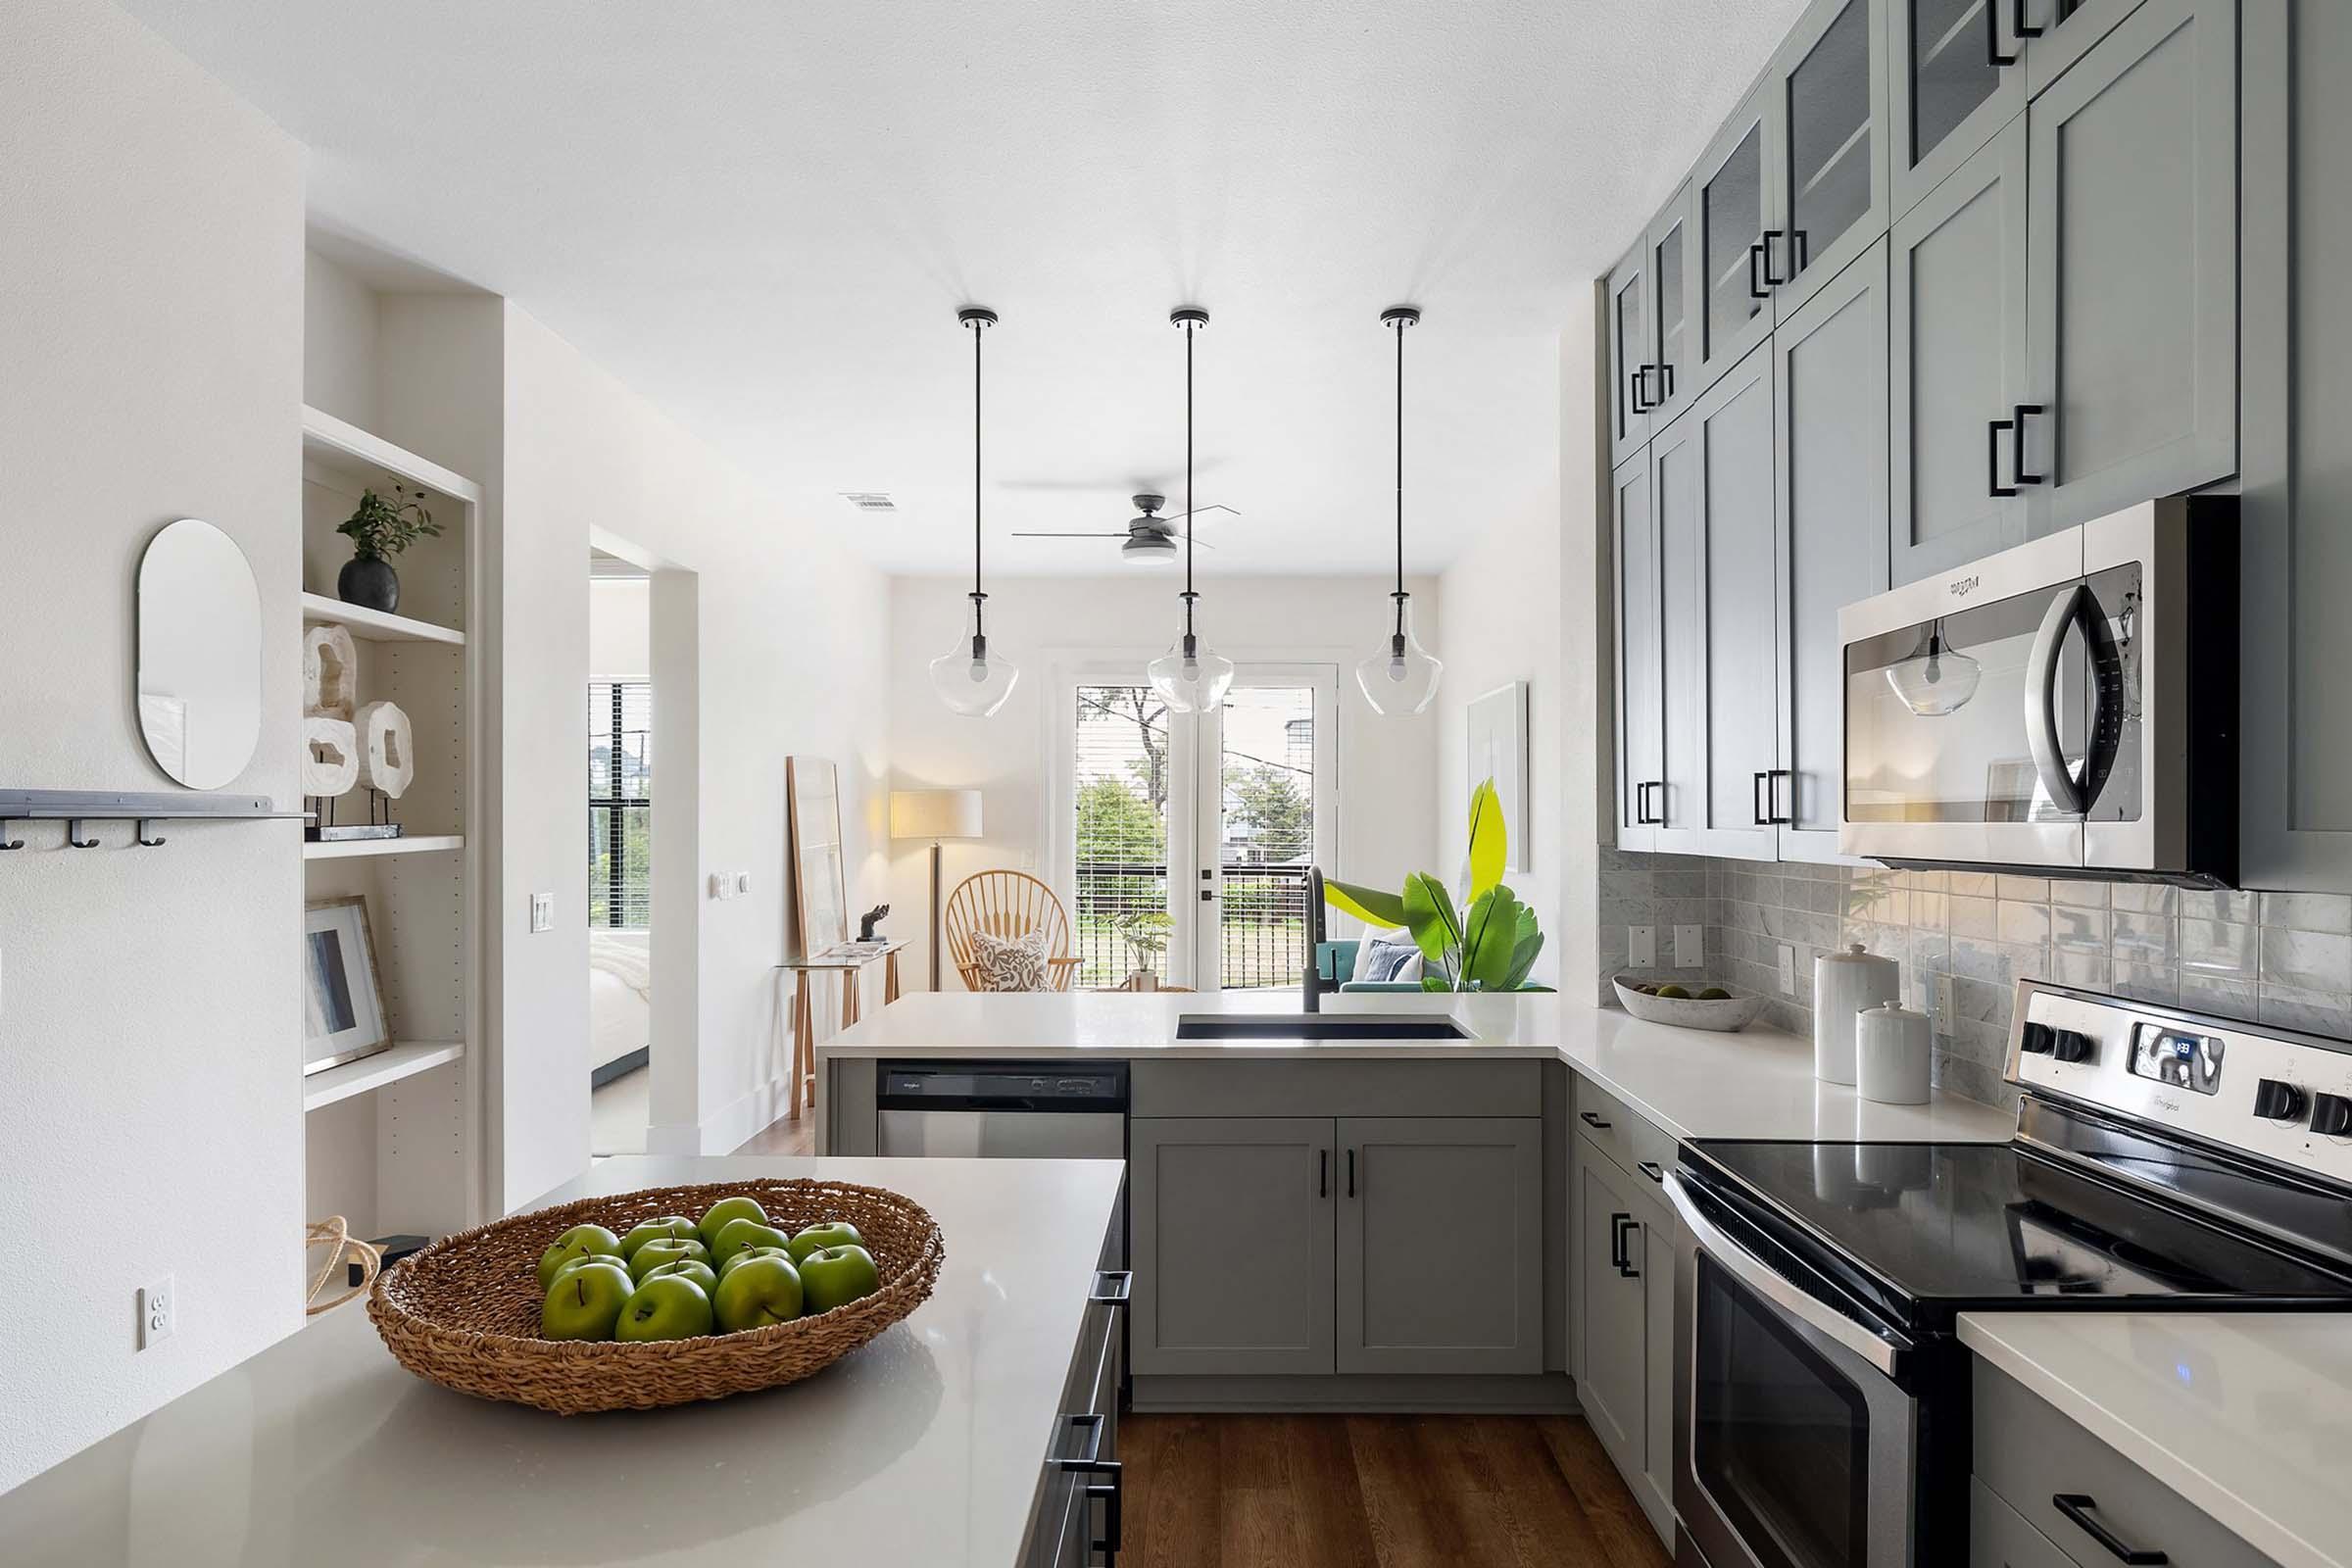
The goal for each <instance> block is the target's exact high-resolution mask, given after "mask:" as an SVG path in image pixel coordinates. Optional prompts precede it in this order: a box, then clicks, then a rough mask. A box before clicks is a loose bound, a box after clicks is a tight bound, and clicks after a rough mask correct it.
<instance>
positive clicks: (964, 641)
mask: <svg viewBox="0 0 2352 1568" xmlns="http://www.w3.org/2000/svg"><path fill="white" fill-rule="evenodd" d="M956 319H957V320H958V321H961V322H962V323H963V324H964V327H965V328H966V329H967V330H968V331H970V333H971V334H972V591H971V593H970V594H969V595H967V596H966V597H968V598H969V599H970V600H971V602H972V608H971V613H969V614H968V615H967V616H965V617H964V628H963V635H962V636H961V637H959V638H957V639H956V646H955V647H953V648H951V649H949V650H948V651H947V652H946V653H944V654H942V655H940V656H939V657H938V658H937V659H934V660H933V661H931V689H932V690H933V691H935V692H937V693H939V700H940V701H941V702H943V703H945V704H947V705H948V706H949V707H950V708H952V709H954V710H955V711H956V712H958V713H961V714H963V715H964V716H965V717H967V718H986V717H988V716H989V715H990V714H992V713H994V712H995V711H997V710H998V709H1000V708H1003V707H1004V706H1005V698H1007V697H1010V696H1011V695H1012V688H1013V687H1014V685H1016V684H1017V683H1018V682H1019V681H1020V678H1021V671H1020V666H1019V665H1017V664H1015V663H1014V662H1012V661H1011V660H1009V659H1006V658H1005V655H1004V654H1003V653H1002V652H999V651H997V650H994V649H991V648H990V647H989V645H988V631H987V628H986V625H985V623H984V613H985V610H986V607H987V604H988V595H987V594H985V593H983V592H982V591H981V588H980V338H981V334H983V333H984V332H986V331H987V330H988V329H989V328H990V327H992V326H994V325H996V324H997V313H996V312H994V311H990V310H983V309H981V308H980V307H979V306H976V305H974V306H968V307H966V308H965V309H963V310H960V311H957V312H956Z"/></svg>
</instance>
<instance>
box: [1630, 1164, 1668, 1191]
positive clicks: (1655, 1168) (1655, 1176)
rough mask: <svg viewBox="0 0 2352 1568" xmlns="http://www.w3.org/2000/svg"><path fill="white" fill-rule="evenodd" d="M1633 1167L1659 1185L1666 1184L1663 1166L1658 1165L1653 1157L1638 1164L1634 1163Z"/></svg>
mask: <svg viewBox="0 0 2352 1568" xmlns="http://www.w3.org/2000/svg"><path fill="white" fill-rule="evenodd" d="M1634 1169H1636V1170H1638V1171H1640V1172H1641V1173H1642V1175H1644V1176H1646V1177H1648V1178H1649V1179H1650V1180H1651V1181H1653V1182H1656V1183H1657V1184H1658V1185H1659V1186H1661V1187H1663V1186H1665V1185H1666V1170H1665V1167H1664V1166H1662V1165H1660V1164H1659V1163H1658V1162H1657V1161H1656V1160H1654V1159H1645V1160H1642V1162H1641V1163H1640V1164H1638V1165H1636V1166H1635V1167H1634Z"/></svg>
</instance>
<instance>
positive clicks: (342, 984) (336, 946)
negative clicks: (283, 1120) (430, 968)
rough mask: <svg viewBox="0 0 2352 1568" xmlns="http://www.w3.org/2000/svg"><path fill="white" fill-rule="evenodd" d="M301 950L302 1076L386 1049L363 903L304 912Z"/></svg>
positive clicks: (337, 902)
mask: <svg viewBox="0 0 2352 1568" xmlns="http://www.w3.org/2000/svg"><path fill="white" fill-rule="evenodd" d="M302 945H303V956H302V1003H303V1006H302V1071H303V1075H304V1076H305V1077H308V1076H309V1075H310V1074H312V1073H315V1072H319V1071H321V1070H323V1069H325V1068H328V1067H339V1066H341V1065H342V1064H343V1063H344V1062H347V1061H357V1060H359V1059H360V1058H361V1057H362V1056H372V1055H374V1054H376V1053H377V1052H379V1051H384V1050H387V1049H389V1048H390V1046H391V1044H392V1038H391V1031H390V1030H389V1029H388V1028H386V1027H385V1024H384V1001H383V993H382V990H381V988H380V987H379V986H378V985H377V983H376V975H375V938H374V936H373V935H372V934H371V933H370V932H369V930H368V901H367V900H366V899H364V898H359V897H357V896H353V897H348V898H339V899H319V900H317V901H315V902H313V903H312V904H311V905H310V906H309V907H308V908H307V909H306V910H305V913H304V918H303V935H302Z"/></svg>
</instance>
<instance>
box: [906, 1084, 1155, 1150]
mask: <svg viewBox="0 0 2352 1568" xmlns="http://www.w3.org/2000/svg"><path fill="white" fill-rule="evenodd" d="M880 1074H881V1081H880V1082H879V1083H878V1084H876V1085H875V1089H876V1091H877V1093H876V1096H875V1101H874V1105H875V1117H874V1121H875V1126H874V1147H875V1152H878V1153H880V1154H882V1155H884V1156H886V1157H887V1156H893V1155H916V1156H922V1155H960V1156H964V1157H967V1158H968V1157H971V1156H973V1155H978V1156H981V1157H983V1158H992V1159H1086V1158H1097V1159H1123V1158H1125V1157H1126V1154H1127V1064H1126V1063H1125V1062H1123V1061H1077V1062H1070V1061H1058V1062H1056V1061H1048V1062H1036V1061H885V1062H883V1063H882V1064H881V1067H880Z"/></svg>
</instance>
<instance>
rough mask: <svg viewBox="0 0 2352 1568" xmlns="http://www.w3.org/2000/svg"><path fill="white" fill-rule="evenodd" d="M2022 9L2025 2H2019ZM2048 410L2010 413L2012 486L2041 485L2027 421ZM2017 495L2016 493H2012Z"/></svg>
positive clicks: (2025, 406)
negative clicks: (2029, 449) (2032, 465)
mask: <svg viewBox="0 0 2352 1568" xmlns="http://www.w3.org/2000/svg"><path fill="white" fill-rule="evenodd" d="M2018 4H2019V5H2020V6H2021V7H2022V6H2023V5H2024V4H2025V0H2018ZM2047 412H2048V410H2046V409H2044V408H2043V407H2042V406H2041V405H2040V404H2038V403H2020V404H2018V405H2017V406H2016V407H2015V408H2014V409H2012V410H2011V411H2010V418H2011V421H2012V428H2013V429H2014V431H2015V433H2014V434H2012V435H2011V436H2010V438H2009V482H2010V483H2011V484H2039V483H2041V481H2042V475H2040V474H2038V473H2028V472H2027V471H2026V419H2027V417H2028V416H2030V415H2035V414H2045V413H2047ZM2011 493H2012V494H2015V492H2014V491H2013V492H2011Z"/></svg>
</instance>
